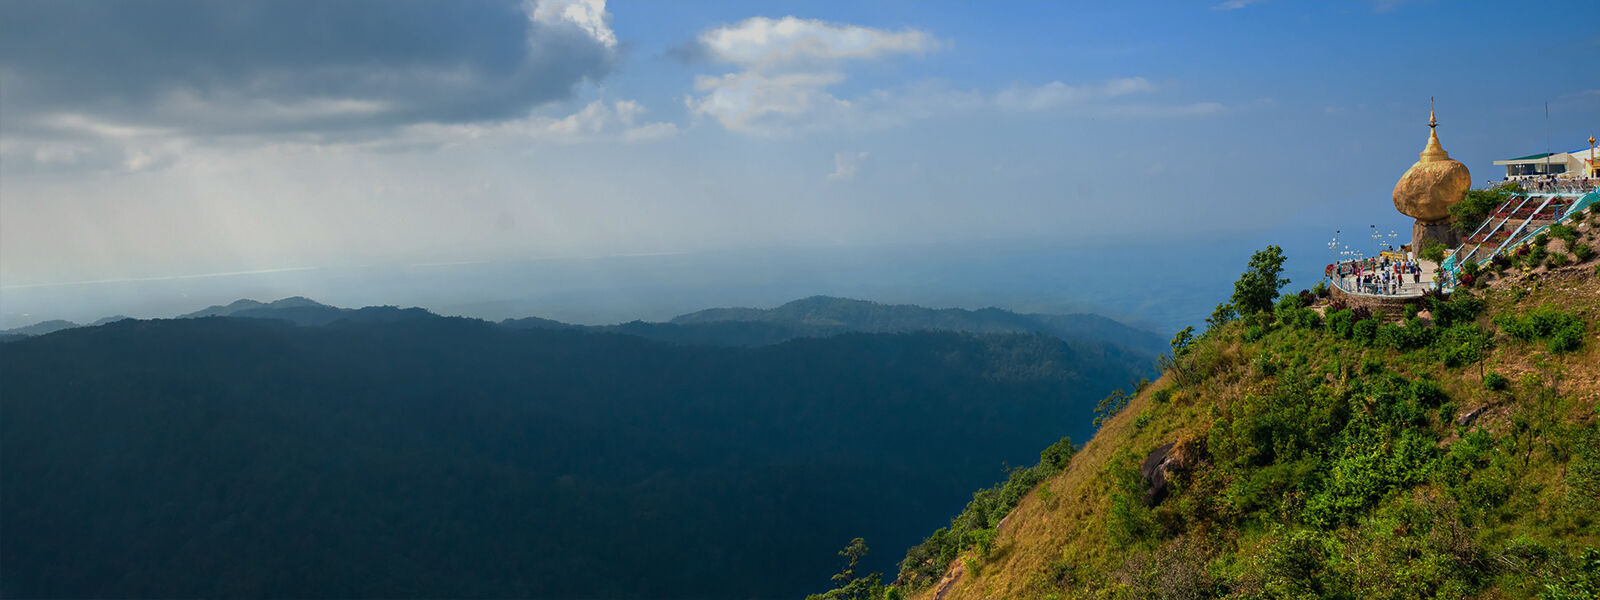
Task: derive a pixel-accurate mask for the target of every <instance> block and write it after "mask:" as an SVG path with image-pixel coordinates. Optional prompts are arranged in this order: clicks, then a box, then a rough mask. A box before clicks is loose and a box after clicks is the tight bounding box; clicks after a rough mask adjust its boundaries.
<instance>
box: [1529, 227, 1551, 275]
mask: <svg viewBox="0 0 1600 600" xmlns="http://www.w3.org/2000/svg"><path fill="white" fill-rule="evenodd" d="M1539 235H1540V236H1541V237H1542V236H1544V234H1542V233H1541V234H1539ZM1546 241H1549V240H1546ZM1534 244H1535V245H1534V247H1533V249H1532V250H1529V251H1528V256H1527V260H1528V266H1530V267H1533V268H1539V265H1542V264H1544V259H1545V257H1546V256H1549V255H1550V251H1549V250H1546V249H1545V247H1544V244H1541V243H1538V241H1537V240H1535V241H1534Z"/></svg>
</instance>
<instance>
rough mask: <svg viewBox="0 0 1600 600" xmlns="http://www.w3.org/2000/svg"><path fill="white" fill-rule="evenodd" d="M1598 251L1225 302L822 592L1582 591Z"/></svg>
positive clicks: (1591, 547)
mask: <svg viewBox="0 0 1600 600" xmlns="http://www.w3.org/2000/svg"><path fill="white" fill-rule="evenodd" d="M1589 241H1592V240H1589ZM1259 256H1260V255H1259V254H1258V258H1259ZM1574 259H1576V257H1574ZM1574 262H1576V264H1574ZM1594 262H1595V261H1594V260H1587V261H1576V260H1574V261H1569V262H1567V263H1565V265H1564V266H1562V267H1561V268H1559V269H1556V270H1548V271H1547V270H1540V271H1539V272H1537V273H1533V274H1532V275H1531V277H1530V276H1517V275H1515V274H1510V275H1507V276H1505V277H1503V278H1501V279H1500V280H1498V281H1497V282H1496V283H1495V285H1494V286H1493V287H1489V288H1480V289H1477V290H1472V291H1466V292H1460V293H1457V294H1456V295H1455V297H1453V298H1450V299H1449V300H1440V299H1432V300H1430V301H1429V302H1428V307H1429V308H1431V310H1424V311H1422V312H1421V313H1420V314H1415V315H1412V314H1409V313H1412V312H1413V311H1412V310H1408V311H1407V312H1408V315H1392V316H1388V317H1385V316H1384V315H1376V316H1374V315H1365V314H1358V313H1357V312H1356V311H1350V310H1340V308H1341V307H1340V306H1337V305H1334V306H1329V305H1328V303H1327V301H1326V300H1325V299H1319V300H1317V301H1316V304H1315V305H1313V306H1312V307H1309V308H1308V307H1306V306H1305V302H1304V301H1303V300H1302V299H1301V298H1300V297H1298V296H1286V297H1285V298H1283V299H1281V300H1280V301H1278V302H1277V303H1276V305H1275V306H1272V308H1271V310H1268V311H1261V312H1255V311H1249V310H1246V311H1241V312H1246V313H1251V314H1249V315H1248V316H1245V317H1242V318H1239V319H1234V320H1227V319H1226V316H1227V315H1226V314H1225V313H1226V312H1227V311H1226V310H1223V311H1219V315H1218V318H1217V319H1216V322H1214V323H1213V326H1212V327H1211V329H1210V330H1209V331H1207V332H1205V333H1203V334H1200V335H1199V336H1197V338H1196V339H1195V340H1194V341H1193V342H1192V343H1190V344H1188V345H1187V346H1186V347H1183V348H1180V349H1179V351H1178V354H1179V357H1178V358H1177V359H1176V360H1174V361H1171V362H1170V363H1169V364H1168V368H1167V369H1166V371H1165V373H1164V374H1163V375H1162V376H1161V377H1160V378H1159V379H1158V380H1157V381H1155V382H1153V383H1150V384H1148V385H1146V386H1144V387H1143V388H1142V389H1140V390H1139V391H1138V393H1137V394H1134V395H1132V397H1131V399H1123V398H1119V397H1114V398H1112V399H1109V400H1110V401H1109V402H1107V403H1105V404H1104V406H1103V407H1104V408H1106V409H1107V410H1116V409H1117V408H1118V405H1121V404H1123V403H1124V401H1125V402H1126V406H1125V408H1122V409H1121V410H1120V412H1118V413H1117V414H1116V415H1115V416H1114V417H1112V418H1109V419H1108V420H1106V421H1105V423H1104V426H1103V427H1102V428H1101V429H1100V430H1099V431H1098V432H1097V433H1096V435H1095V436H1094V438H1093V439H1092V440H1090V441H1089V442H1088V443H1087V444H1086V445H1084V446H1083V447H1082V448H1081V449H1080V450H1079V451H1077V452H1076V453H1075V454H1074V455H1072V457H1071V459H1070V461H1069V462H1067V464H1066V466H1065V468H1052V467H1051V465H1049V464H1048V463H1049V462H1050V461H1051V456H1050V455H1049V453H1047V454H1046V455H1045V456H1044V457H1043V460H1042V462H1041V465H1040V466H1039V467H1036V469H1044V470H1045V471H1046V472H1047V473H1048V477H1040V478H1038V479H1042V482H1041V483H1039V484H1038V485H1037V486H1032V483H1033V482H1031V481H1027V480H1026V479H1028V478H1024V480H1023V481H1022V482H1021V483H1022V484H1024V485H1027V486H1030V487H1029V488H1028V489H1029V490H1030V491H1029V492H1028V493H1026V494H1022V493H1016V492H1015V490H1010V491H1011V492H1013V493H1014V495H1015V496H1016V497H1017V498H1018V500H1016V504H1015V509H1014V510H1007V508H1008V506H1007V505H1006V503H1005V501H1004V498H1002V497H1001V496H1005V495H1006V492H1007V491H1008V490H1007V488H1008V487H1014V486H1001V487H999V488H996V489H995V490H987V491H984V492H980V493H979V494H978V495H976V496H975V498H974V502H973V504H972V505H969V507H968V510H966V511H965V512H963V513H962V514H961V515H959V516H957V517H956V518H955V519H954V520H953V521H952V524H951V527H950V528H947V529H942V530H940V531H939V532H936V533H935V534H934V535H933V536H931V537H930V538H929V541H928V542H927V543H925V544H923V545H922V546H918V547H916V548H913V549H912V551H911V552H910V553H908V556H907V559H906V561H905V563H903V565H902V569H901V571H900V573H899V576H898V578H896V580H895V581H894V582H893V583H894V585H893V586H892V587H883V586H872V585H870V583H871V582H870V581H868V580H867V579H865V578H864V579H862V580H860V581H861V582H862V584H860V585H857V586H856V587H855V588H854V589H846V588H845V587H841V589H838V590H835V591H833V592H829V593H828V594H826V595H825V596H824V597H830V598H871V597H875V596H877V597H887V598H900V597H908V596H909V597H914V598H929V599H941V600H954V599H961V598H1219V597H1226V598H1532V597H1539V598H1594V597H1596V596H1595V594H1596V591H1597V590H1600V553H1596V550H1595V549H1600V425H1597V412H1600V341H1597V340H1596V335H1595V333H1596V332H1597V331H1600V326H1597V323H1596V315H1600V284H1597V279H1596V277H1595V276H1594V273H1595V271H1596V268H1597V267H1596V266H1595V264H1594ZM1255 264H1256V263H1255V261H1252V266H1253V267H1254V266H1255ZM1250 280H1251V276H1250V275H1249V274H1247V276H1246V277H1244V278H1241V281H1240V289H1241V290H1242V289H1243V288H1246V287H1250V284H1249V281H1250ZM1272 287H1274V288H1275V287H1276V286H1275V285H1274V286H1272ZM1245 295H1248V294H1245ZM1241 300H1242V298H1241V295H1240V294H1235V297H1234V301H1235V302H1234V306H1238V305H1239V303H1240V301H1241ZM1403 316H1404V317H1408V318H1404V319H1401V317H1403ZM1224 321H1225V322H1224ZM1163 462H1165V463H1166V467H1165V468H1163V466H1162V464H1161V463H1163ZM1015 479H1016V478H1014V480H1015ZM1155 479H1165V480H1166V481H1167V482H1168V486H1167V487H1166V488H1165V489H1160V490H1156V489H1155V488H1156V486H1154V485H1153V484H1152V480H1155ZM1013 483H1016V481H1013ZM1002 518H1003V521H1002V520H1001V519H1002ZM930 546H931V547H930ZM851 575H852V576H853V575H854V574H853V573H852V574H851ZM893 577H894V576H893V575H890V576H889V577H888V578H885V579H889V578H893ZM885 583H888V582H887V581H885Z"/></svg>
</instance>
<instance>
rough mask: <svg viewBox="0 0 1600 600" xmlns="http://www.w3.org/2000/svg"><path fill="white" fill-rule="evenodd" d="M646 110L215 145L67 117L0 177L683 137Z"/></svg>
mask: <svg viewBox="0 0 1600 600" xmlns="http://www.w3.org/2000/svg"><path fill="white" fill-rule="evenodd" d="M645 112H646V109H645V107H644V106H643V105H641V104H639V103H638V102H635V101H632V100H618V101H615V102H610V103H607V102H604V101H599V100H596V101H593V102H590V103H589V104H587V105H585V106H584V107H583V108H581V109H579V110H578V111H577V112H574V113H572V114H569V115H566V116H561V117H550V116H543V115H538V114H534V113H530V114H529V115H527V116H525V117H522V118H517V119H508V120H503V121H494V122H475V123H434V122H430V123H418V124H414V125H407V126H404V127H400V128H398V129H396V130H394V131H390V132H385V133H384V135H381V136H375V137H369V138H360V139H344V138H334V139H332V140H329V139H322V138H318V137H317V136H308V135H303V134H280V135H268V134H259V135H253V136H243V137H238V138H222V139H210V138H202V137H194V136H188V135H184V134H182V133H180V132H176V131H172V130H167V129H157V128H140V127H131V126H124V125H118V124H115V123H109V122H105V121H101V120H98V119H95V118H94V117H92V116H88V115H83V114H77V113H63V114H57V115H53V116H50V117H49V118H47V119H44V121H45V122H46V123H48V124H49V125H50V126H51V129H50V130H49V132H48V134H47V135H43V136H39V135H16V136H8V137H6V138H4V139H0V171H3V172H5V173H8V174H24V173H49V172H66V171H72V172H85V173H129V172H136V171H150V170H156V169H160V168H164V167H167V166H170V165H172V164H174V163H176V162H178V161H179V160H180V159H181V158H182V157H183V156H184V154H185V153H186V152H187V151H189V150H191V149H195V148H198V147H201V146H227V145H230V144H244V145H247V146H261V147H273V146H276V147H281V148H300V149H306V148H311V147H317V146H324V147H337V148H347V149H363V148H364V149H369V150H380V151H395V150H406V149H428V148H437V147H440V146H452V145H459V144H463V143H473V142H507V141H514V142H530V141H531V142H539V143H554V144H576V143H589V142H624V143H642V142H649V141H654V140H661V139H665V138H669V137H672V136H674V135H677V134H678V132H679V129H678V126H677V125H676V124H673V123H670V122H647V121H645V120H644V114H645Z"/></svg>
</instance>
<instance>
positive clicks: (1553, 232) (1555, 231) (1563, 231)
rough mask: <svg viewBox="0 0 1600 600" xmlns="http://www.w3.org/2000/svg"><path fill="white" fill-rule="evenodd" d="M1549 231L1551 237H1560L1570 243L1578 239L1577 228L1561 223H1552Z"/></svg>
mask: <svg viewBox="0 0 1600 600" xmlns="http://www.w3.org/2000/svg"><path fill="white" fill-rule="evenodd" d="M1547 232H1548V233H1549V234H1550V237H1553V238H1559V239H1561V240H1562V241H1565V242H1566V243H1568V244H1571V243H1572V242H1574V241H1576V240H1577V239H1578V230H1577V229H1573V228H1572V227H1569V226H1567V225H1562V224H1560V223H1557V224H1555V225H1551V226H1550V229H1548V230H1547Z"/></svg>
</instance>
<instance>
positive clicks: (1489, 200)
mask: <svg viewBox="0 0 1600 600" xmlns="http://www.w3.org/2000/svg"><path fill="white" fill-rule="evenodd" d="M1520 193H1522V186H1521V185H1519V184H1515V183H1512V184H1507V185H1502V186H1499V187H1495V188H1491V189H1487V190H1467V195H1466V197H1465V198H1462V199H1461V201H1460V202H1457V203H1455V204H1452V205H1450V217H1451V218H1453V219H1455V223H1454V224H1452V225H1451V227H1452V228H1454V229H1455V230H1456V232H1457V233H1460V234H1461V235H1468V234H1471V233H1472V232H1474V231H1477V230H1478V227H1479V226H1480V225H1482V224H1483V221H1484V219H1487V218H1489V213H1490V212H1491V211H1493V210H1494V209H1496V208H1499V207H1500V205H1502V204H1505V203H1506V200H1509V199H1511V197H1512V196H1514V195H1516V194H1520ZM1435 262H1437V261H1435Z"/></svg>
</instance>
